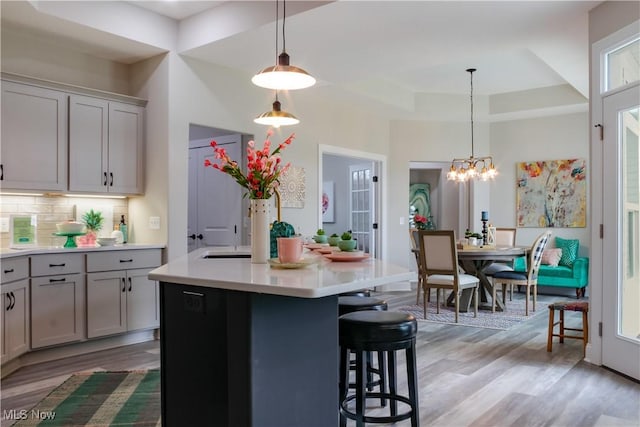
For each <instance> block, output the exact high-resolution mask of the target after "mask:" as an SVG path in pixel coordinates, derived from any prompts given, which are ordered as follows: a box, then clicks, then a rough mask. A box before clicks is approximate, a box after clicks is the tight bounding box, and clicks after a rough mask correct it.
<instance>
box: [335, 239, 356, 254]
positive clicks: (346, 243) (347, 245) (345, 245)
mask: <svg viewBox="0 0 640 427" xmlns="http://www.w3.org/2000/svg"><path fill="white" fill-rule="evenodd" d="M357 244H358V242H356V241H355V240H340V241H339V242H338V247H339V248H340V250H341V251H345V252H351V251H353V250H355V249H356V245H357Z"/></svg>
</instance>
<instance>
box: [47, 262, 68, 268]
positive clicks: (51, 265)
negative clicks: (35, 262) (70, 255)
mask: <svg viewBox="0 0 640 427" xmlns="http://www.w3.org/2000/svg"><path fill="white" fill-rule="evenodd" d="M65 265H67V264H66V263H64V262H63V263H62V264H49V267H64V266H65Z"/></svg>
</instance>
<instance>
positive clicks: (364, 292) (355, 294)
mask: <svg viewBox="0 0 640 427" xmlns="http://www.w3.org/2000/svg"><path fill="white" fill-rule="evenodd" d="M340 296H341V297H370V296H371V290H370V289H362V290H360V291H351V292H343V293H341V294H340Z"/></svg>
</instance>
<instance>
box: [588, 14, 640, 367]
mask: <svg viewBox="0 0 640 427" xmlns="http://www.w3.org/2000/svg"><path fill="white" fill-rule="evenodd" d="M637 32H638V21H636V22H634V23H632V24H629V25H627V26H625V27H623V28H621V29H620V30H618V31H616V32H614V33H612V34H610V35H608V36H606V37H604V38H602V39H600V40H598V41H597V42H595V43H593V44H592V45H591V71H590V75H591V78H590V95H591V96H590V101H589V105H590V108H591V118H590V131H591V132H590V147H591V148H590V158H591V173H590V178H589V181H590V185H591V206H590V208H591V209H590V213H591V215H590V217H591V218H590V226H591V251H590V258H591V259H590V261H589V287H590V289H589V296H590V301H589V324H590V328H589V335H590V336H589V342H588V344H587V348H586V356H585V360H586V361H587V362H590V363H593V364H595V365H602V336H601V334H600V333H599V331H600V325H601V324H602V317H603V314H602V306H603V295H604V286H603V283H604V282H603V281H604V242H603V240H602V238H601V237H600V225H602V224H603V220H604V212H603V207H604V206H603V202H604V187H603V184H604V182H603V181H604V167H603V158H602V150H603V142H602V141H601V140H600V129H601V128H600V127H597V126H598V125H599V124H602V121H603V108H602V107H603V105H602V101H603V98H604V96H605V95H607V94H608V93H605V92H604V91H603V88H604V86H603V81H604V80H603V79H604V77H605V70H604V61H603V55H604V53H606V52H608V51H609V50H610V49H611V48H613V47H615V46H617V45H619V44H620V43H621V42H623V41H624V40H626V39H629V38H631V37H633V36H634V35H635V34H637ZM618 90H620V89H616V90H614V91H618Z"/></svg>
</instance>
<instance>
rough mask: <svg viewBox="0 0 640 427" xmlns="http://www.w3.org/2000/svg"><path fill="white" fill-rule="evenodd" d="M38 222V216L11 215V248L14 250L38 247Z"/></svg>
mask: <svg viewBox="0 0 640 427" xmlns="http://www.w3.org/2000/svg"><path fill="white" fill-rule="evenodd" d="M37 229H38V220H37V216H36V215H11V217H10V218H9V233H10V238H11V240H10V243H9V247H10V248H13V249H22V248H29V247H33V246H36V245H37V243H38V242H37V239H36V231H37Z"/></svg>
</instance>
